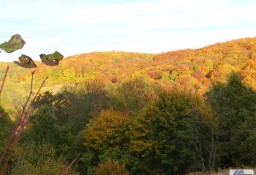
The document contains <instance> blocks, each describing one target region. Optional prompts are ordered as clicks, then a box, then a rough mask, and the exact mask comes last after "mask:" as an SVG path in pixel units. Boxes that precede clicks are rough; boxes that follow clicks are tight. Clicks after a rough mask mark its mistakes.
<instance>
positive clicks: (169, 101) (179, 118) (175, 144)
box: [127, 92, 215, 174]
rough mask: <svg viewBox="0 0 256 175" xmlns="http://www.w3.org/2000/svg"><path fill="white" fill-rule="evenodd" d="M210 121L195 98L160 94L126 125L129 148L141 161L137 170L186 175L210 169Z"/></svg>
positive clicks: (211, 161)
mask: <svg viewBox="0 0 256 175" xmlns="http://www.w3.org/2000/svg"><path fill="white" fill-rule="evenodd" d="M212 119H213V115H212V114H211V111H210V110H209V109H207V107H205V104H204V102H203V101H202V100H201V99H199V98H197V97H194V96H191V95H188V94H185V93H181V92H171V93H168V94H163V95H161V96H160V99H159V100H158V101H157V102H156V103H155V104H153V105H151V106H149V107H148V108H147V109H145V111H144V112H143V113H142V115H140V116H139V117H136V118H134V120H132V121H131V122H130V124H129V126H128V128H129V130H128V131H127V135H128V136H129V138H130V142H129V149H130V150H131V151H132V152H133V153H134V154H136V155H137V157H138V158H139V160H141V164H140V166H139V167H138V169H141V170H142V172H143V169H144V174H161V173H162V174H186V173H187V172H189V171H192V170H195V169H202V170H208V169H210V168H212V164H213V160H214V158H213V157H211V156H210V154H214V152H215V144H214V143H213V144H211V143H212V141H213V142H215V140H212V139H214V136H212V135H211V134H214V133H213V130H212V128H213V126H212V125H211V121H212ZM202 131H203V132H205V133H202ZM209 134H210V136H209V137H208V135H209ZM199 146H200V147H199ZM199 148H200V149H199ZM208 150H209V151H208ZM202 159H203V160H202ZM144 163H145V164H144ZM208 163H210V166H208Z"/></svg>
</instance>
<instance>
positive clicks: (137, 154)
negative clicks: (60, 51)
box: [0, 38, 256, 175]
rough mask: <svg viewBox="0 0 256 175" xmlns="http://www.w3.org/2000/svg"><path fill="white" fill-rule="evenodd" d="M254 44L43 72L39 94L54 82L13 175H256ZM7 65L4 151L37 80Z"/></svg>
mask: <svg viewBox="0 0 256 175" xmlns="http://www.w3.org/2000/svg"><path fill="white" fill-rule="evenodd" d="M254 43H256V39H255V38H246V39H240V40H234V41H230V42H226V43H220V44H215V45H212V46H208V47H205V48H202V49H197V50H182V51H174V52H167V53H162V54H138V53H126V52H104V53H103V52H95V53H89V54H82V55H77V56H73V57H69V58H66V59H64V60H63V62H62V63H60V65H59V66H58V67H52V68H49V67H45V66H44V65H41V66H40V69H38V72H37V73H36V74H35V86H39V83H40V81H42V80H43V77H45V76H47V75H48V76H49V79H48V80H49V81H48V80H47V83H46V87H45V88H44V91H45V92H43V93H41V94H40V95H39V96H38V97H37V98H36V99H35V101H33V102H32V103H31V114H30V115H29V116H28V120H29V123H28V124H27V125H26V127H25V128H24V132H23V133H22V134H21V136H20V138H19V139H18V140H17V142H16V146H15V149H14V151H13V154H12V156H11V157H10V161H9V164H8V167H7V171H6V173H7V174H42V175H44V174H45V175H46V174H60V172H63V170H64V169H65V168H66V167H67V166H68V165H71V164H70V163H71V162H75V163H74V164H73V165H72V167H71V169H70V170H69V174H88V175H94V174H96V175H103V174H104V175H111V174H116V175H118V174H120V175H121V174H134V175H136V174H142V175H143V174H145V175H157V174H166V175H167V174H168V175H169V174H181V175H183V174H188V173H190V172H195V171H201V172H209V171H216V170H218V169H226V168H231V167H232V168H248V167H250V168H255V167H256V159H255V156H254V155H255V153H256V150H255V148H256V134H255V131H256V87H255V83H256V82H255V81H256V80H255V78H256V76H255V71H256V69H255V62H256V57H255V56H254V52H255V49H256V46H255V44H254ZM1 64H2V65H6V64H10V65H11V68H12V70H11V71H10V74H9V76H8V78H7V80H6V83H7V84H6V85H7V86H5V88H4V93H5V94H4V98H2V102H5V103H6V104H8V103H7V102H8V100H9V104H10V105H11V107H12V110H9V111H7V112H6V111H5V109H4V108H2V107H1V108H0V129H1V132H0V153H2V152H3V151H4V149H5V145H6V144H7V141H8V138H9V136H10V135H11V133H12V130H13V127H14V125H15V123H16V122H17V121H15V120H11V119H10V116H14V118H15V116H17V114H19V113H20V108H19V103H20V104H23V100H22V97H24V98H25V97H26V96H27V94H26V93H27V91H25V90H27V89H29V88H30V87H29V86H30V83H29V80H30V78H29V76H27V75H29V73H27V72H26V71H24V69H21V68H19V67H16V66H13V64H11V63H1ZM16 71H17V72H16ZM18 76H20V79H18ZM14 87H15V88H14ZM18 87H19V88H18ZM20 87H21V88H20ZM23 90H24V92H21V91H23ZM48 90H50V91H48ZM20 94H21V95H20ZM12 95H16V96H17V98H18V100H20V102H19V103H18V101H17V99H16V100H14V101H12V100H10V98H9V97H13V96H12ZM13 99H15V98H13ZM2 104H3V103H2ZM2 106H3V107H6V106H5V105H4V104H3V105H2ZM2 167H3V166H2V165H0V169H2Z"/></svg>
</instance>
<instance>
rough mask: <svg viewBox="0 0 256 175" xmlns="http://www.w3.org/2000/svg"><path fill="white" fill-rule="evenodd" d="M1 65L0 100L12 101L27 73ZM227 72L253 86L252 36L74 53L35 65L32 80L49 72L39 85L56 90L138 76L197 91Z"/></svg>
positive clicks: (255, 47) (255, 56)
mask: <svg viewBox="0 0 256 175" xmlns="http://www.w3.org/2000/svg"><path fill="white" fill-rule="evenodd" d="M156 47H157V46H156ZM7 64H9V65H11V70H10V72H9V74H8V79H7V85H6V87H5V91H4V97H3V99H2V101H4V103H6V104H12V102H11V101H12V100H13V99H16V101H17V100H20V99H22V98H21V97H25V96H26V93H25V92H26V88H27V87H28V86H29V81H30V76H29V75H30V72H29V70H27V69H23V68H20V67H18V66H16V65H14V64H13V63H0V77H3V74H4V71H5V68H6V65H7ZM38 64H39V63H38ZM232 71H236V72H238V73H240V74H241V75H242V77H243V81H244V82H245V83H246V84H247V85H250V86H252V87H253V88H256V78H255V77H256V38H244V39H238V40H232V41H228V42H224V43H217V44H214V45H210V46H207V47H204V48H200V49H195V50H192V49H185V50H177V51H170V52H166V53H160V54H147V53H131V52H117V51H111V52H92V53H87V54H80V55H74V56H70V57H67V58H65V59H64V60H63V61H61V62H60V65H59V66H57V67H46V66H44V65H41V66H40V68H39V70H38V72H37V73H36V83H38V85H39V83H40V82H41V81H42V80H43V78H44V77H46V76H49V79H48V80H47V84H46V87H45V90H54V91H57V90H58V89H59V87H61V86H63V85H72V84H79V83H83V82H85V81H87V80H88V79H98V80H100V81H102V82H104V83H107V84H108V85H109V84H113V85H114V86H118V85H119V84H120V83H121V82H124V81H126V80H127V79H129V78H131V77H134V76H143V77H144V78H146V79H147V80H148V81H149V82H154V83H157V84H159V85H161V86H162V87H164V88H165V89H172V88H177V89H180V90H186V91H190V92H193V93H198V94H200V95H202V94H204V93H205V92H206V91H207V89H208V88H209V86H210V85H211V83H212V82H215V81H225V80H226V76H227V75H228V74H230V73H231V72H232ZM17 87H19V88H17ZM9 89H12V92H9V91H8V90H9ZM13 89H14V90H13ZM13 91H14V92H13ZM14 94H15V95H14Z"/></svg>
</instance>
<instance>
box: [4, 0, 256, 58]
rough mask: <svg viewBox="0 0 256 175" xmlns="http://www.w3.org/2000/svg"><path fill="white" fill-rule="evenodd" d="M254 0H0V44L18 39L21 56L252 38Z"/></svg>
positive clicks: (150, 49) (155, 49) (255, 31)
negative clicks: (15, 35) (20, 46)
mask: <svg viewBox="0 0 256 175" xmlns="http://www.w3.org/2000/svg"><path fill="white" fill-rule="evenodd" d="M255 9H256V1H255V0H49V1H47V0H9V1H7V0H0V43H2V42H4V41H8V40H9V39H10V37H11V36H12V35H14V34H17V33H18V34H20V35H21V36H22V37H23V38H24V40H25V41H26V45H25V46H24V48H23V49H22V50H18V51H16V52H14V53H12V54H6V53H4V52H3V51H2V52H1V53H0V61H13V60H18V57H19V56H20V55H21V54H26V55H28V56H30V57H32V58H33V59H34V60H40V58H39V55H40V54H41V53H45V54H49V53H53V52H54V51H56V50H57V51H59V52H61V53H62V54H63V55H64V56H65V57H67V56H71V55H76V54H81V53H88V52H94V51H113V50H115V51H127V52H143V53H145V52H146V53H162V52H167V51H172V50H178V49H186V48H200V47H204V46H207V45H211V44H214V43H217V42H224V41H229V40H232V39H239V38H244V37H255V35H256V10H255Z"/></svg>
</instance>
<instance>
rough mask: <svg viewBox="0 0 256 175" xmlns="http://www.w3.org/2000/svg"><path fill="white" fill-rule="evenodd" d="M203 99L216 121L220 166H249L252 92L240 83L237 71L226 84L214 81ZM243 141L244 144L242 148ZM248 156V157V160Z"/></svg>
mask: <svg viewBox="0 0 256 175" xmlns="http://www.w3.org/2000/svg"><path fill="white" fill-rule="evenodd" d="M207 101H208V102H209V103H210V104H211V106H212V108H213V109H214V110H215V112H216V114H217V116H218V120H219V127H218V155H219V163H220V166H221V167H231V166H232V167H235V166H237V167H241V166H251V165H252V164H253V162H254V166H255V162H256V161H255V158H251V157H250V155H249V154H251V153H250V152H249V150H252V151H253V150H254V148H253V147H255V145H254V144H253V143H254V141H253V142H252V144H249V142H248V139H249V140H250V139H252V140H254V136H255V134H254V130H255V126H256V120H255V119H256V118H255V114H256V91H255V90H253V89H252V88H251V87H248V86H246V85H244V84H243V83H242V78H241V77H240V75H239V74H237V73H232V74H231V75H230V76H229V78H228V81H227V83H226V84H223V83H216V84H215V85H213V86H212V88H211V89H210V90H209V92H208V93H207ZM246 143H247V147H245V145H246ZM249 158H250V159H249Z"/></svg>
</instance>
